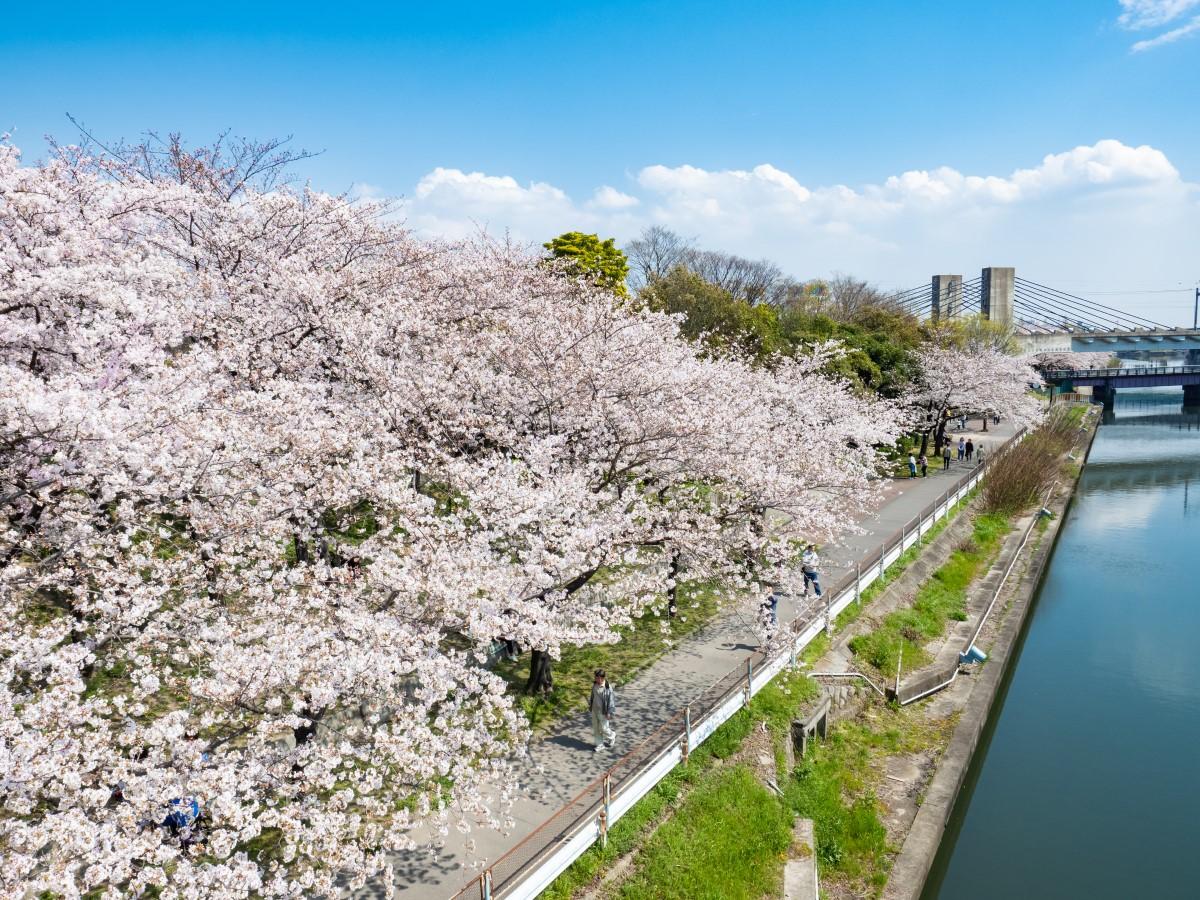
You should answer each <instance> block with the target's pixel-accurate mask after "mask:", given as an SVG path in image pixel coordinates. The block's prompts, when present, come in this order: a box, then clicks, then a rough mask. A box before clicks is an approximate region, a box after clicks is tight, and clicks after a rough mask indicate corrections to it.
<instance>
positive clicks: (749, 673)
mask: <svg viewBox="0 0 1200 900" xmlns="http://www.w3.org/2000/svg"><path fill="white" fill-rule="evenodd" d="M753 690H754V659H753V657H749V656H747V657H746V705H747V706H749V705H750V696H751V693H752V692H753Z"/></svg>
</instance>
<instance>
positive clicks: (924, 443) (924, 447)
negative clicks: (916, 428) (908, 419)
mask: <svg viewBox="0 0 1200 900" xmlns="http://www.w3.org/2000/svg"><path fill="white" fill-rule="evenodd" d="M928 452H929V432H928V431H922V432H921V452H920V453H918V454H917V456H924V455H925V454H926V453H928Z"/></svg>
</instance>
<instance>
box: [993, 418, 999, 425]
mask: <svg viewBox="0 0 1200 900" xmlns="http://www.w3.org/2000/svg"><path fill="white" fill-rule="evenodd" d="M992 424H993V425H999V424H1000V417H999V416H992Z"/></svg>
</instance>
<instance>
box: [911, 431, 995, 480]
mask: <svg viewBox="0 0 1200 900" xmlns="http://www.w3.org/2000/svg"><path fill="white" fill-rule="evenodd" d="M957 449H958V461H959V462H968V463H969V462H972V461H974V458H975V442H974V441H973V440H971V439H970V438H965V439H964V438H961V437H960V438H959V439H958V448H957ZM953 457H954V453H953V451H952V450H951V443H950V441H947V442H946V443H945V444H944V445H943V446H942V468H943V469H949V468H950V465H951V462H952V460H953ZM980 458H981V459H982V457H980ZM917 469H920V470H921V477H922V478H925V477H927V476H928V475H929V458H928V457H927V456H926V455H925V454H924V453H922V454H921V455H920V456H917V455H915V454H913V453H909V454H908V477H909V478H916V477H917Z"/></svg>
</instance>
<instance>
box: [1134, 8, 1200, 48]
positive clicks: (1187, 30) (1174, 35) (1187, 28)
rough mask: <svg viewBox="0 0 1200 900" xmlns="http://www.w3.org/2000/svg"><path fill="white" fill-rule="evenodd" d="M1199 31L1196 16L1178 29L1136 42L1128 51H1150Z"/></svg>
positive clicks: (1198, 20) (1199, 21)
mask: <svg viewBox="0 0 1200 900" xmlns="http://www.w3.org/2000/svg"><path fill="white" fill-rule="evenodd" d="M1197 31H1200V16H1196V17H1195V18H1194V19H1192V20H1191V21H1190V22H1188V23H1187V24H1186V25H1180V26H1179V27H1178V28H1172V29H1171V30H1170V31H1165V32H1163V33H1162V34H1160V35H1159V36H1158V37H1153V38H1150V39H1148V40H1145V41H1138V42H1137V43H1135V44H1134V45H1133V46H1132V47H1131V48H1130V49H1131V50H1133V52H1134V53H1141V52H1142V51H1143V50H1150V49H1152V48H1154V47H1161V46H1162V45H1163V44H1173V43H1175V42H1176V41H1177V40H1179V39H1180V38H1185V37H1187V36H1188V35H1189V34H1195V33H1196V32H1197Z"/></svg>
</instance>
